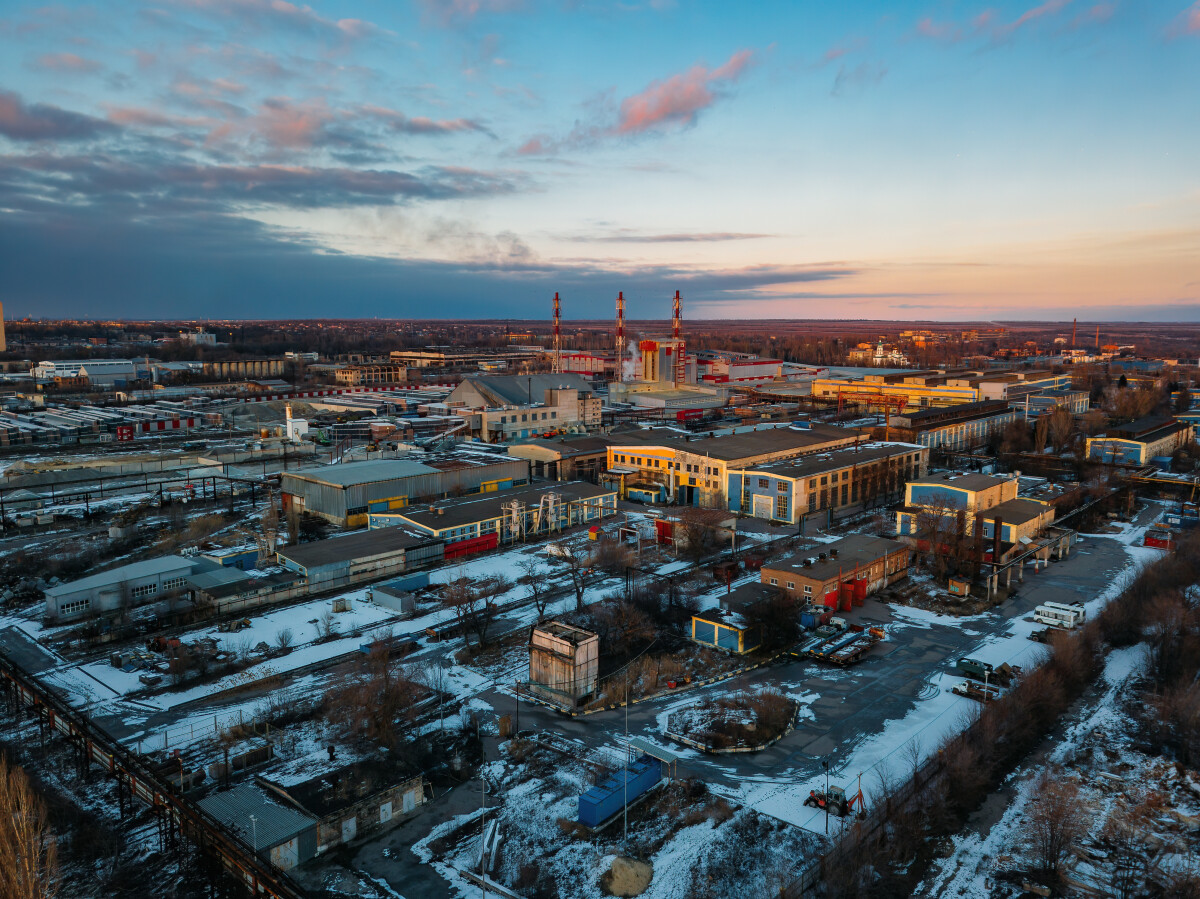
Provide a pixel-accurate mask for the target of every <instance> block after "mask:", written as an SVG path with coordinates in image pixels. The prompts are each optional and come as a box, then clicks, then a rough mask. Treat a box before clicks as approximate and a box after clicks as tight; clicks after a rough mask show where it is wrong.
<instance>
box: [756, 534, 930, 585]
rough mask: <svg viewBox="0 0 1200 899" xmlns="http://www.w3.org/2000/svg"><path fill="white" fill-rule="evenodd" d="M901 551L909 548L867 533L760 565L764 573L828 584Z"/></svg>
mask: <svg viewBox="0 0 1200 899" xmlns="http://www.w3.org/2000/svg"><path fill="white" fill-rule="evenodd" d="M902 549H908V545H907V544H905V543H901V542H900V541H899V540H889V539H888V538H887V537H872V536H870V535H869V534H851V535H850V536H849V537H843V538H842V539H841V540H835V541H834V542H833V543H826V544H824V545H823V546H817V547H813V548H812V549H809V550H805V551H803V552H801V553H797V554H796V555H794V556H789V557H788V558H786V559H780V560H778V561H774V562H768V563H766V564H764V565H763V570H764V571H767V570H770V571H793V572H795V573H796V574H801V575H803V576H804V577H806V578H811V579H812V580H815V581H827V580H829V579H830V578H835V577H840V576H842V575H846V574H853V572H854V569H855V567H856V566H858V567H865V566H867V565H870V564H871V563H872V562H875V561H877V560H879V559H882V558H883V557H885V556H888V555H891V554H892V553H894V552H899V551H900V550H902ZM820 553H824V554H825V558H824V559H821V558H820ZM834 553H836V554H837V558H836V559H835V558H832V554H834ZM806 560H809V561H811V564H810V565H809V566H807V567H806V566H805V564H804V563H805V561H806Z"/></svg>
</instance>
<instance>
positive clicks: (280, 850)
mask: <svg viewBox="0 0 1200 899" xmlns="http://www.w3.org/2000/svg"><path fill="white" fill-rule="evenodd" d="M197 805H199V806H200V808H201V809H203V810H204V811H205V812H207V813H208V814H209V815H212V816H213V817H214V818H216V819H217V821H219V822H220V823H221V824H222V825H223V826H224V827H225V829H226V830H227V831H228V832H230V833H232V834H236V835H237V836H238V837H239V838H240V839H241V841H242V842H243V843H246V844H248V845H253V846H255V847H256V848H257V849H258V854H259V855H261V856H262V857H263V858H266V859H268V860H269V861H270V862H271V864H273V865H274V866H275V867H277V868H279V869H280V870H281V871H288V870H291V869H292V868H294V867H296V866H297V865H301V864H303V863H304V862H306V861H308V860H309V859H311V858H314V857H315V856H316V854H317V821H316V819H315V818H313V817H311V816H309V815H306V814H304V813H303V812H300V811H296V810H295V809H291V808H288V807H287V806H285V805H281V804H280V803H278V802H275V801H274V800H273V799H271V797H269V796H268V795H267V794H266V793H264V792H263V791H262V790H259V789H257V788H255V787H252V786H249V785H248V784H244V785H242V786H237V787H234V788H233V789H231V790H224V791H221V792H217V793H213V794H212V795H211V796H206V797H205V798H204V799H201V800H200V801H199V802H198V803H197Z"/></svg>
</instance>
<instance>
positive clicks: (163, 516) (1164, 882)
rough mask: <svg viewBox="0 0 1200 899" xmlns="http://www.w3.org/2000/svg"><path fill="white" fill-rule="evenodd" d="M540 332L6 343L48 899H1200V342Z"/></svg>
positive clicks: (1011, 335) (169, 333) (10, 666)
mask: <svg viewBox="0 0 1200 899" xmlns="http://www.w3.org/2000/svg"><path fill="white" fill-rule="evenodd" d="M546 300H547V318H546V319H544V320H539V321H508V322H504V321H472V322H449V321H412V320H406V321H383V320H345V321H342V320H324V321H321V320H302V321H273V322H250V321H246V322H235V321H220V322H218V321H204V322H198V321H179V322H150V321H146V322H132V321H129V322H122V321H112V322H98V321H96V322H93V321H45V320H28V319H22V320H15V321H9V322H7V324H6V326H5V327H4V330H3V331H2V332H0V334H2V335H3V336H2V338H0V339H3V341H4V346H3V353H2V354H0V367H2V369H3V371H2V372H0V382H2V384H0V401H2V405H3V410H2V411H0V467H2V469H3V482H2V483H0V520H2V522H3V533H2V535H0V603H2V612H3V619H4V620H3V621H0V682H2V683H3V686H4V690H5V696H6V697H7V702H6V704H5V705H4V707H3V713H2V717H0V741H2V743H3V747H4V750H5V753H6V758H7V759H8V762H6V764H11V765H13V766H20V768H22V769H24V771H25V772H27V774H26V775H25V777H26V780H24V781H22V783H23V784H25V785H26V786H25V787H23V789H26V790H27V791H28V794H29V796H30V797H32V798H31V799H30V800H29V801H30V802H33V803H35V805H36V807H37V808H38V809H39V810H40V811H39V812H38V814H36V815H34V814H32V813H31V815H30V817H29V827H28V828H26V830H25V831H24V832H23V834H24V839H25V840H26V841H27V842H26V843H23V844H22V845H29V846H34V847H35V848H36V852H35V854H34V856H30V857H32V858H34V859H35V860H36V861H37V865H39V866H40V867H38V868H37V870H36V871H35V873H34V875H30V876H35V875H36V877H35V879H37V880H38V882H40V883H46V882H49V878H53V881H54V883H56V884H57V885H58V888H61V890H62V894H63V895H79V896H84V895H98V894H97V893H94V892H93V893H88V892H87V891H88V890H95V889H97V886H96V884H99V887H98V888H99V890H100V891H101V892H100V894H104V895H119V894H121V893H122V890H128V889H129V888H130V887H129V885H130V884H143V885H145V889H146V890H148V891H149V892H150V893H151V894H155V895H173V896H193V895H195V896H201V895H213V894H218V893H219V891H221V890H224V891H226V892H225V893H224V895H242V894H245V895H256V896H263V895H265V896H274V897H288V899H290V897H302V896H314V897H315V896H328V897H336V896H366V897H380V899H382V897H395V896H409V897H413V896H454V895H473V894H474V893H475V891H477V890H478V891H480V893H481V894H485V893H486V894H491V895H499V896H509V897H529V899H533V897H576V896H578V897H585V896H587V897H591V896H598V895H618V896H634V895H646V896H672V897H674V896H678V897H702V896H729V895H746V896H763V897H766V896H787V897H808V896H818V895H821V896H847V897H848V896H880V895H889V896H899V895H915V896H925V897H934V896H944V895H959V894H962V895H989V896H1017V895H1106V896H1129V897H1133V896H1141V895H1163V896H1170V895H1178V896H1182V895H1189V894H1187V893H1186V892H1180V890H1182V889H1184V887H1183V886H1181V884H1187V883H1191V884H1193V885H1194V884H1195V882H1196V881H1195V877H1196V876H1197V874H1196V871H1195V866H1194V859H1195V858H1196V857H1197V854H1198V853H1200V838H1198V834H1200V786H1198V785H1200V779H1198V776H1197V774H1196V765H1197V764H1198V763H1200V723H1198V721H1197V718H1196V715H1195V708H1196V704H1195V703H1196V689H1197V688H1196V683H1197V682H1196V674H1197V666H1198V665H1200V653H1198V652H1197V646H1200V596H1198V595H1197V587H1196V584H1197V583H1200V544H1197V542H1196V540H1197V536H1196V535H1197V534H1198V533H1200V531H1198V530H1197V525H1198V524H1200V511H1198V510H1200V506H1198V505H1197V503H1198V497H1197V487H1198V486H1200V470H1198V466H1197V462H1198V461H1200V449H1198V447H1197V438H1198V436H1200V402H1194V400H1193V390H1195V389H1196V385H1197V382H1200V363H1198V358H1197V357H1198V354H1200V326H1182V325H1178V326H1177V325H1171V326H1155V325H1130V324H1120V323H1100V324H1099V325H1097V324H1096V323H1095V322H1083V321H1072V322H1056V323H1019V322H1013V323H994V322H989V323H979V324H974V323H968V324H964V325H954V326H950V325H946V324H940V325H939V324H934V323H927V324H926V323H922V324H921V325H920V326H919V327H915V326H913V325H912V324H911V323H909V324H904V323H896V322H832V321H826V322H759V323H754V324H753V326H751V325H747V324H744V323H742V324H737V323H724V322H704V321H699V322H692V321H688V320H685V318H684V312H685V310H686V306H685V303H686V299H685V298H684V297H682V296H680V294H679V293H676V294H675V300H674V314H673V316H672V318H671V319H668V320H663V321H653V320H646V319H640V318H629V319H626V312H630V313H636V303H634V301H633V300H629V301H628V308H627V300H626V298H625V296H624V294H621V295H620V296H618V297H616V298H615V299H614V300H613V317H612V318H611V320H608V321H591V320H589V321H586V322H581V321H577V320H573V319H569V318H565V317H564V315H565V314H567V313H569V312H570V308H571V307H570V304H569V302H568V300H567V298H565V297H564V298H562V299H560V298H559V296H558V295H557V294H556V295H554V296H553V298H551V297H547V298H546ZM589 308H590V309H594V308H595V306H591V307H589ZM31 807H33V806H31ZM980 808H987V809H988V812H987V814H988V815H989V816H990V819H991V820H990V823H989V827H988V831H987V833H988V835H987V837H986V839H984V840H981V839H979V838H978V837H977V836H975V835H974V834H975V831H974V828H976V827H977V826H978V824H977V821H978V818H977V817H976V816H977V814H978V813H977V810H978V809H980ZM23 820H24V819H23ZM1189 859H1190V860H1191V862H1190V863H1189V862H1188V860H1189ZM867 871H870V872H871V873H870V876H869V877H868V876H867V875H866V874H865V873H864V872H867ZM1189 877H1190V878H1192V880H1188V878H1189ZM864 878H865V880H864ZM985 880H986V882H987V883H988V884H989V885H990V886H989V887H988V889H989V890H990V892H988V893H986V894H982V893H968V892H964V893H960V888H962V889H966V888H967V886H969V885H970V884H973V883H977V882H983V881H985ZM214 891H217V893H214ZM14 895H25V894H14ZM29 895H37V894H32V893H31V894H29Z"/></svg>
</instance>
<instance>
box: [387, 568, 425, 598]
mask: <svg viewBox="0 0 1200 899" xmlns="http://www.w3.org/2000/svg"><path fill="white" fill-rule="evenodd" d="M384 586H385V587H389V588H391V589H393V590H404V591H407V592H409V593H411V592H412V591H413V590H420V589H421V588H422V587H428V586H429V572H428V571H414V572H413V573H412V574H406V575H404V576H403V577H398V578H393V579H392V580H390V581H388V582H387V583H386V584H384Z"/></svg>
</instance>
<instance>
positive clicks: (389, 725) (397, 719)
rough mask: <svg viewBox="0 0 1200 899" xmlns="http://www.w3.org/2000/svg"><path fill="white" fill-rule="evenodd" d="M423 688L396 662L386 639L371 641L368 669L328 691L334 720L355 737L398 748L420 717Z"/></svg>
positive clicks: (327, 697) (330, 712) (367, 662)
mask: <svg viewBox="0 0 1200 899" xmlns="http://www.w3.org/2000/svg"><path fill="white" fill-rule="evenodd" d="M422 693H423V689H422V687H421V685H420V684H418V683H417V682H416V681H415V680H413V679H412V678H410V677H409V676H408V673H407V672H406V671H405V670H404V669H403V668H402V667H400V666H397V665H395V664H394V663H393V661H392V658H391V651H390V650H389V648H388V642H387V641H386V640H376V641H375V642H374V643H372V644H371V648H370V652H369V653H368V655H367V660H366V663H365V666H364V670H362V671H360V672H359V673H358V674H356V675H354V676H352V677H350V678H348V679H347V680H346V681H345V682H344V683H343V684H342V685H340V686H338V687H335V688H334V689H332V690H330V691H329V693H328V694H326V697H325V701H326V708H327V710H328V711H327V714H328V716H329V718H330V720H332V721H335V722H338V723H340V724H341V725H342V726H344V727H345V728H346V729H347V731H348V732H349V734H350V735H351V736H352V737H355V738H358V739H367V740H371V741H373V742H375V743H378V744H379V745H381V746H384V747H387V748H388V749H394V748H395V747H396V746H397V745H398V744H399V743H400V742H401V739H402V738H403V736H404V734H405V733H406V732H407V730H408V729H409V728H410V727H411V725H412V724H413V722H414V721H415V720H416V713H417V703H418V701H419V700H420V698H421V695H422Z"/></svg>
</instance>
